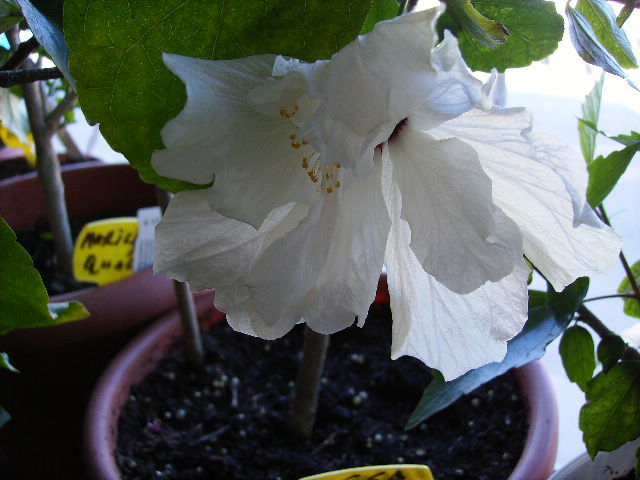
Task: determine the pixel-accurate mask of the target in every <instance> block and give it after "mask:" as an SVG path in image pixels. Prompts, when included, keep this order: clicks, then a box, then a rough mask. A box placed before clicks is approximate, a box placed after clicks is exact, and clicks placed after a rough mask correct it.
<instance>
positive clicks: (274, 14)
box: [64, 0, 371, 192]
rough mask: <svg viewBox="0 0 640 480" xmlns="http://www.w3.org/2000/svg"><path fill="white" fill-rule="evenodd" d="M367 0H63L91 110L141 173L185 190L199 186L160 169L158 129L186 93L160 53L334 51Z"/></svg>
mask: <svg viewBox="0 0 640 480" xmlns="http://www.w3.org/2000/svg"><path fill="white" fill-rule="evenodd" d="M370 6H371V0H369V1H359V2H354V1H352V0H306V1H304V2H298V1H296V2H291V1H290V0H273V1H270V2H264V1H257V0H251V1H248V0H215V1H211V0H166V1H162V2H147V1H142V0H133V1H132V0H94V1H89V0H67V1H66V2H65V5H64V15H65V18H64V25H65V36H66V38H67V41H68V42H69V47H70V48H71V71H72V72H73V75H74V76H75V77H76V80H77V92H78V95H79V98H80V103H81V104H82V110H83V112H84V113H85V115H86V116H87V118H88V119H89V120H90V121H91V122H94V123H100V124H101V125H100V130H101V131H102V134H103V135H104V137H105V138H106V139H107V141H108V142H109V144H110V145H111V147H112V148H113V149H115V150H117V151H119V152H122V153H123V154H124V155H125V156H126V157H127V159H128V160H129V162H130V163H131V164H132V165H133V166H134V167H135V168H136V169H138V170H139V172H140V175H141V177H142V178H143V180H145V181H147V182H151V183H155V184H156V185H159V186H160V187H162V188H164V189H167V190H171V191H174V192H175V191H179V190H184V189H189V188H200V187H197V186H195V185H192V184H189V183H187V182H181V181H177V180H174V179H169V178H166V177H162V176H160V175H158V174H157V173H156V172H155V171H154V170H153V168H152V167H151V164H150V159H151V154H152V153H153V151H154V150H157V149H161V148H164V146H163V144H162V141H161V139H160V130H161V129H162V127H163V126H164V125H165V123H166V122H167V121H168V120H170V119H171V118H173V117H175V116H176V115H177V114H178V113H179V112H180V111H181V110H182V108H183V106H184V104H185V101H186V92H185V87H184V85H183V84H182V82H181V81H180V80H179V79H178V78H177V77H176V76H174V75H173V74H172V73H171V72H170V71H169V70H168V69H167V68H166V67H165V65H164V63H163V61H162V52H168V53H177V54H181V55H187V56H191V57H198V58H207V59H230V58H238V57H246V56H249V55H254V54H261V53H277V54H282V55H288V56H291V57H294V58H299V59H302V60H306V61H315V60H317V59H320V58H329V57H330V56H331V55H332V54H333V53H335V52H337V51H338V50H339V49H340V48H342V47H343V46H345V45H346V44H347V43H349V42H351V41H352V40H354V39H355V38H356V37H357V35H358V34H359V33H360V31H361V30H362V27H363V24H364V21H365V18H366V16H367V14H368V13H369V10H370Z"/></svg>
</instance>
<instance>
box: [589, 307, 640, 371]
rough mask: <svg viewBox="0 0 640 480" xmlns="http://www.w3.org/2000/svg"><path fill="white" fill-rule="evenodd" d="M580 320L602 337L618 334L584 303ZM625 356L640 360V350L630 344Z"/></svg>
mask: <svg viewBox="0 0 640 480" xmlns="http://www.w3.org/2000/svg"><path fill="white" fill-rule="evenodd" d="M578 320H579V321H581V322H583V323H586V324H587V325H589V327H591V329H592V330H593V331H594V332H596V333H597V334H598V336H599V337H600V338H605V337H608V336H611V335H616V334H615V333H614V332H612V331H611V330H609V328H607V326H606V325H605V324H604V323H602V321H601V320H600V319H599V318H598V317H596V316H595V314H594V313H593V312H592V311H591V310H589V309H588V308H587V307H585V306H584V305H582V306H581V307H580V308H579V309H578ZM625 356H626V357H627V358H628V359H630V360H640V352H638V350H636V349H635V348H633V347H630V346H628V345H627V351H626V353H625Z"/></svg>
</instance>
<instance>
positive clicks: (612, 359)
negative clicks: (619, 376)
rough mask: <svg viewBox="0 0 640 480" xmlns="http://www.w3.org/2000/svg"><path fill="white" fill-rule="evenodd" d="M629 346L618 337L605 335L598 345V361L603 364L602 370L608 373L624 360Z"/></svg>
mask: <svg viewBox="0 0 640 480" xmlns="http://www.w3.org/2000/svg"><path fill="white" fill-rule="evenodd" d="M627 347H628V346H627V344H626V343H625V341H624V340H623V339H622V337H620V336H618V335H605V336H604V337H602V340H600V343H598V350H597V355H598V360H599V361H600V363H602V369H603V370H604V371H605V372H608V371H609V370H611V369H612V368H613V366H614V365H615V364H616V363H617V362H618V360H620V359H621V358H622V356H623V355H624V354H625V352H626V351H627Z"/></svg>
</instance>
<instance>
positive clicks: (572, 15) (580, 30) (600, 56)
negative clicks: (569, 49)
mask: <svg viewBox="0 0 640 480" xmlns="http://www.w3.org/2000/svg"><path fill="white" fill-rule="evenodd" d="M565 11H566V13H567V19H568V20H569V35H570V37H571V43H573V46H574V47H575V49H576V51H577V52H578V55H580V57H582V59H583V60H584V61H585V62H587V63H590V64H592V65H596V66H598V67H600V68H602V69H603V70H604V71H606V72H609V73H612V74H614V75H618V76H620V77H622V78H624V79H625V80H627V83H629V85H631V86H632V87H633V88H635V89H636V90H637V89H638V87H637V86H636V85H635V84H634V83H633V82H632V81H631V80H630V79H629V78H628V76H627V74H626V73H625V71H624V70H623V69H622V67H621V66H620V64H619V63H618V61H617V60H616V58H615V57H614V56H613V55H611V53H610V52H609V51H608V50H607V49H606V48H605V46H604V45H602V43H601V42H600V40H598V35H597V34H596V32H595V31H594V29H593V27H592V26H591V24H590V23H589V20H587V18H586V17H585V16H584V15H583V14H582V13H581V12H579V11H578V10H576V9H575V8H573V7H571V5H569V4H567V7H566V9H565Z"/></svg>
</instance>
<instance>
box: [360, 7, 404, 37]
mask: <svg viewBox="0 0 640 480" xmlns="http://www.w3.org/2000/svg"><path fill="white" fill-rule="evenodd" d="M397 14H398V2H396V0H373V1H372V2H371V9H370V10H369V13H368V15H367V18H366V19H365V21H364V25H363V26H362V30H361V31H360V33H362V34H365V33H369V32H370V31H371V30H373V27H375V25H376V23H378V22H380V21H381V20H388V19H390V18H393V17H395V16H396V15H397Z"/></svg>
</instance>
